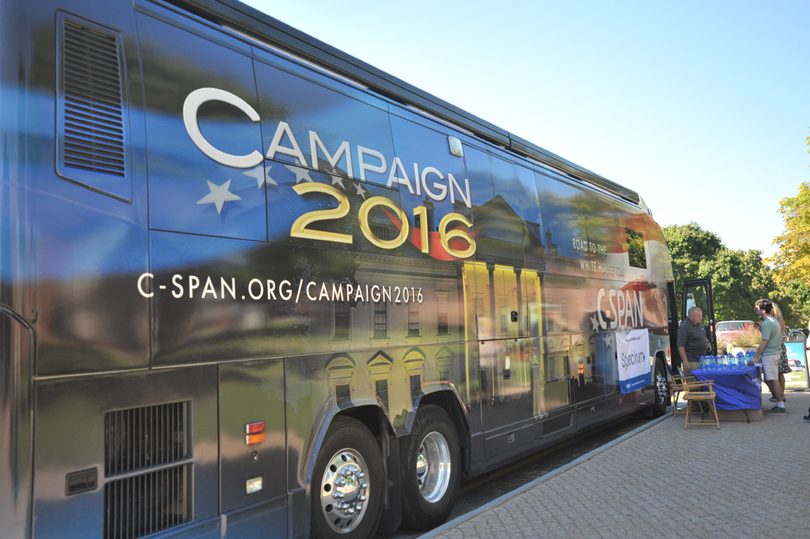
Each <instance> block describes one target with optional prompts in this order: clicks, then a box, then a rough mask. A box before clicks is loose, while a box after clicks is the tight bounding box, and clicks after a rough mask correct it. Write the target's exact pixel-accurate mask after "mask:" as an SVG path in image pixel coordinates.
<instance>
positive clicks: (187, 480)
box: [34, 366, 219, 537]
mask: <svg viewBox="0 0 810 539" xmlns="http://www.w3.org/2000/svg"><path fill="white" fill-rule="evenodd" d="M36 393H37V395H36V406H37V421H36V433H35V437H36V441H37V443H36V449H35V453H34V500H35V501H34V521H35V528H34V536H35V537H91V536H92V537H101V536H102V535H104V529H105V526H106V527H107V528H108V530H109V529H110V528H112V530H113V531H112V532H111V533H113V534H115V533H118V531H120V530H118V529H116V526H118V525H119V524H120V523H127V525H128V527H129V526H133V527H137V526H138V525H139V524H143V522H142V521H140V520H139V519H138V517H142V518H144V519H145V518H147V515H148V514H149V513H148V511H149V510H153V509H154V510H156V511H157V512H156V513H155V514H156V517H155V518H157V516H160V517H164V516H166V517H168V516H169V515H168V514H167V513H164V512H163V511H170V512H171V513H172V515H171V516H175V517H177V516H179V517H180V523H179V524H177V525H178V526H179V525H181V524H182V523H183V522H185V523H187V524H193V523H201V522H204V521H206V519H213V518H215V517H217V515H218V512H219V507H218V506H219V504H218V495H217V493H218V477H219V466H218V449H219V444H218V440H217V434H218V433H217V368H216V367H215V366H205V367H187V368H181V369H173V370H164V371H151V372H132V373H126V374H106V375H100V376H89V377H81V378H67V379H51V380H43V381H40V382H38V383H37V385H36ZM178 406H180V408H178ZM169 409H172V410H180V411H179V412H175V413H171V412H169ZM158 439H159V440H162V441H163V442H165V444H167V446H168V447H170V448H174V449H173V450H172V451H168V450H167V451H151V450H150V449H149V447H154V446H155V445H156V444H157V446H158V447H163V446H160V445H159V444H158V441H157V440H158ZM180 440H183V447H182V450H180V449H178V448H177V447H178V446H177V444H178V443H179V442H180ZM144 444H146V445H144ZM150 444H151V445H150ZM178 468H183V469H184V472H183V475H182V479H180V478H177V479H174V480H173V481H174V484H173V485H172V487H173V488H176V489H177V494H176V499H175V501H176V503H173V504H172V505H166V506H160V504H159V503H157V502H156V503H155V505H154V506H150V505H148V504H147V503H146V502H143V501H140V502H139V503H138V504H137V507H138V508H142V509H144V510H143V511H138V512H129V511H125V510H123V509H122V506H121V503H122V501H121V500H126V499H127V497H128V496H129V497H131V499H132V500H133V501H134V500H135V498H136V495H139V496H140V497H138V499H139V500H143V499H145V497H146V496H147V495H148V493H149V492H152V489H155V488H158V489H160V492H164V491H165V489H164V488H163V487H161V486H160V485H161V483H160V481H163V479H161V476H160V475H159V472H156V469H158V470H163V471H165V470H170V469H171V470H177V469H178ZM87 475H90V476H93V475H95V478H96V480H95V484H92V482H91V481H90V480H84V479H82V478H83V477H86V476H87ZM168 486H169V485H166V488H168ZM156 495H157V494H156ZM105 514H106V515H108V517H109V518H107V519H106V520H105ZM215 524H216V523H215ZM120 525H123V524H120Z"/></svg>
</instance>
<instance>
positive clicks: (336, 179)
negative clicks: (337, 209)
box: [332, 176, 346, 191]
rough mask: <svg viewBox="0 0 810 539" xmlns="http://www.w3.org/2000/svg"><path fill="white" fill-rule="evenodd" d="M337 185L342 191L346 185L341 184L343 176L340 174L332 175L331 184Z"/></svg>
mask: <svg viewBox="0 0 810 539" xmlns="http://www.w3.org/2000/svg"><path fill="white" fill-rule="evenodd" d="M335 184H337V185H339V186H340V187H341V188H342V189H343V190H344V191H345V190H346V186H345V185H343V178H341V177H340V176H332V185H335Z"/></svg>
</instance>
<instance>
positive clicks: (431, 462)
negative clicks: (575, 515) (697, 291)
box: [0, 0, 678, 539]
mask: <svg viewBox="0 0 810 539" xmlns="http://www.w3.org/2000/svg"><path fill="white" fill-rule="evenodd" d="M0 13H2V16H0V60H1V61H0V110H2V116H0V397H1V398H0V522H2V531H0V534H2V536H3V537H15V538H23V537H24V538H50V537H59V538H72V537H77V538H78V537H82V538H86V537H99V538H104V539H117V538H138V537H178V538H179V537H183V538H191V537H202V538H217V539H221V538H225V537H234V538H235V537H239V538H244V537H296V538H297V537H344V538H360V537H371V536H373V535H374V533H376V531H378V530H387V531H392V530H395V529H397V528H398V527H400V526H405V527H409V528H413V529H419V530H424V529H430V528H432V527H435V526H437V525H439V524H441V523H442V522H444V521H445V519H446V518H447V517H448V515H449V513H450V510H451V509H452V506H453V502H454V499H455V495H456V492H457V489H458V485H459V481H460V480H461V478H462V477H464V478H470V477H474V476H476V475H478V474H481V473H483V472H486V471H489V470H492V469H494V468H496V467H498V466H501V465H503V464H504V463H507V462H510V461H514V460H515V459H517V458H520V457H523V456H525V455H527V454H530V453H532V452H535V451H538V450H540V449H542V448H545V447H549V446H551V445H553V444H557V443H559V442H561V441H563V440H566V439H568V438H570V437H572V436H574V435H576V434H580V433H582V432H585V431H587V430H589V429H593V428H595V427H597V426H600V425H603V424H605V423H606V422H609V421H612V420H615V419H617V418H620V417H623V416H626V415H628V414H631V413H634V412H637V411H640V410H647V411H649V412H650V413H652V414H658V415H660V414H662V413H663V412H664V411H665V408H666V406H667V403H668V399H669V390H668V385H667V380H668V375H667V372H668V361H669V359H668V358H669V354H670V334H671V332H672V330H673V328H677V323H678V317H677V313H676V312H675V310H674V307H673V306H674V298H675V293H674V284H673V283H674V280H673V275H672V268H671V263H670V258H669V255H668V252H667V248H666V242H665V240H664V237H663V234H662V232H661V229H660V227H659V226H658V225H657V224H656V223H655V221H654V220H653V219H652V217H651V213H650V212H649V211H647V208H646V206H645V205H644V203H643V202H642V201H641V199H640V198H639V196H638V194H637V193H635V192H634V191H632V190H630V189H627V188H625V187H622V186H620V185H619V184H617V183H614V182H612V181H610V180H607V179H605V178H603V177H601V176H599V175H597V174H594V173H592V172H590V171H588V170H585V169H583V168H582V167H579V166H577V165H575V164H573V163H571V162H569V161H567V160H565V159H563V158H561V157H559V156H557V155H554V154H552V153H550V152H548V151H545V150H543V149H542V148H539V147H538V146H536V145H534V144H532V143H530V142H528V141H526V140H523V139H521V138H519V137H517V136H515V135H513V134H511V133H509V132H507V131H504V130H503V129H500V128H498V127H496V126H494V125H492V124H490V123H488V122H486V121H485V120H482V119H480V118H477V117H475V116H473V115H471V114H469V113H467V112H465V111H463V110H461V109H459V108H457V107H454V106H453V105H451V104H449V103H446V102H444V101H442V100H440V99H438V98H436V97H434V96H432V95H430V94H427V93H425V92H423V91H421V90H419V89H417V88H415V87H413V86H411V85H409V84H408V83H406V82H403V81H401V80H398V79H396V78H394V77H392V76H390V75H388V74H386V73H383V72H381V71H379V70H377V69H375V68H373V67H371V66H369V65H368V64H365V63H364V62H362V61H360V60H358V59H356V58H353V57H351V56H349V55H347V54H345V53H343V52H341V51H339V50H337V49H335V48H333V47H330V46H329V45H327V44H325V43H322V42H320V41H318V40H316V39H314V38H312V37H310V36H307V35H305V34H303V33H301V32H299V31H297V30H295V29H293V28H291V27H289V26H287V25H285V24H283V23H281V22H279V21H277V20H274V19H273V18H271V17H269V16H266V15H264V14H261V13H259V12H257V11H255V10H253V9H251V8H249V7H247V6H244V5H242V4H240V3H238V2H236V1H234V0H128V1H122V0H105V1H103V2H102V1H98V0H53V1H46V0H29V1H28V2H20V1H18V0H0Z"/></svg>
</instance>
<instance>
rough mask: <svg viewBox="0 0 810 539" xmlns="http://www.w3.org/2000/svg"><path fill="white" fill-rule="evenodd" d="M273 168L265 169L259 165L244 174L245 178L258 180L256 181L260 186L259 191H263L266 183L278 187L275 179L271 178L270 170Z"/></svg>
mask: <svg viewBox="0 0 810 539" xmlns="http://www.w3.org/2000/svg"><path fill="white" fill-rule="evenodd" d="M271 168H273V167H272V166H267V167H263V166H262V165H259V166H258V167H256V168H254V169H252V170H249V171H247V172H243V173H242V174H244V175H245V176H250V177H251V178H256V181H257V182H258V184H259V189H261V188H262V185H264V184H265V183H268V184H271V185H278V184H277V183H276V182H275V181H274V180H273V178H271V177H270V169H271Z"/></svg>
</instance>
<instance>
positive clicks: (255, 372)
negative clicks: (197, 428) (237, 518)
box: [219, 359, 287, 534]
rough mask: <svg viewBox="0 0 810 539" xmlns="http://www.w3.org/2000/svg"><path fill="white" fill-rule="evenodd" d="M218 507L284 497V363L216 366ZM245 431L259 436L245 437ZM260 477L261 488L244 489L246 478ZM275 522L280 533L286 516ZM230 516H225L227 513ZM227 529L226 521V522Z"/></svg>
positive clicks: (225, 508) (230, 507)
mask: <svg viewBox="0 0 810 539" xmlns="http://www.w3.org/2000/svg"><path fill="white" fill-rule="evenodd" d="M219 384H220V385H219V417H220V455H221V466H222V468H221V482H220V489H221V492H222V496H221V508H222V512H223V513H228V512H230V511H233V510H236V509H238V508H240V507H244V506H248V505H252V504H257V503H260V502H264V501H267V500H270V499H273V498H276V499H280V500H281V503H282V504H283V503H284V502H285V501H286V493H287V478H286V474H285V466H284V464H285V461H286V449H285V448H286V434H285V428H286V424H285V413H284V411H285V410H284V409H285V407H284V398H285V395H284V364H283V362H282V360H280V359H274V360H262V361H251V362H240V363H230V364H226V365H222V366H220V381H219ZM257 423H259V424H262V425H258V426H256V427H255V431H251V434H256V435H258V436H260V435H262V434H263V435H264V440H263V441H259V440H256V441H254V440H248V439H247V436H248V434H249V432H248V428H247V426H248V425H255V424H257ZM256 478H262V482H263V488H262V489H261V490H260V491H257V492H251V493H247V492H246V481H247V480H249V479H256ZM281 516H282V518H281V520H279V521H277V522H275V523H274V524H273V527H275V528H276V529H277V531H278V532H280V533H282V534H283V533H285V532H286V529H287V524H286V519H285V518H283V513H282V515H281ZM229 520H230V518H229ZM229 528H230V523H229Z"/></svg>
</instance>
